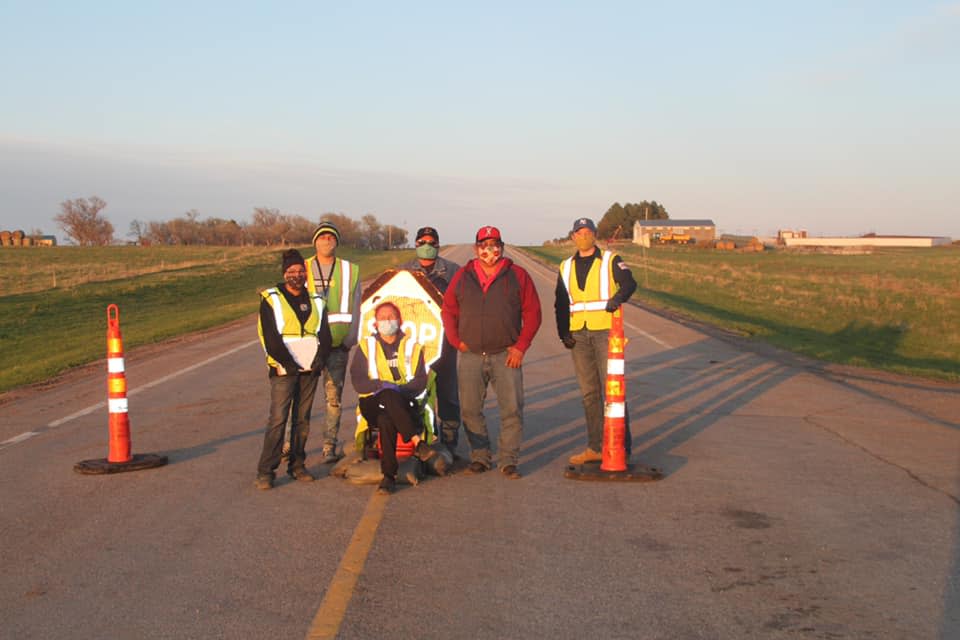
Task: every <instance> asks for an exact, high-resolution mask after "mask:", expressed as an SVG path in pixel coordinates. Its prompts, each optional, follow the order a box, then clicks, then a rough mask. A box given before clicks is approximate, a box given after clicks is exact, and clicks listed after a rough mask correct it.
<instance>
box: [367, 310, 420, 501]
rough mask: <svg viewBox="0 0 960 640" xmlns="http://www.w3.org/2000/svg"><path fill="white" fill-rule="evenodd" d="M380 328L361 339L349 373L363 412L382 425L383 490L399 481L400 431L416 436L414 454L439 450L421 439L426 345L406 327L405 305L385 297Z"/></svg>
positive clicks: (410, 438) (410, 437)
mask: <svg viewBox="0 0 960 640" xmlns="http://www.w3.org/2000/svg"><path fill="white" fill-rule="evenodd" d="M374 318H375V319H376V324H377V331H376V333H374V334H373V335H371V336H369V337H368V338H367V339H366V340H361V342H360V345H359V346H360V349H359V352H358V353H357V355H356V356H354V358H353V363H352V364H351V366H350V379H351V381H352V382H353V388H354V389H355V390H356V392H357V395H358V396H359V399H358V403H357V404H358V405H359V409H360V413H361V415H362V416H363V418H364V419H365V420H366V421H367V423H368V424H370V425H371V426H375V427H377V428H378V429H379V430H380V448H381V454H380V471H381V473H383V480H381V481H380V486H379V488H378V489H377V491H378V493H393V491H394V490H395V489H396V483H397V434H399V435H400V437H401V438H402V439H403V441H404V442H412V443H413V444H414V446H415V451H414V455H415V456H416V457H417V458H419V459H420V460H422V461H426V460H429V459H430V458H431V457H433V455H434V453H435V452H434V451H433V450H432V449H431V448H430V447H429V446H427V443H426V442H424V441H423V440H421V438H420V434H421V433H423V431H424V422H423V416H422V415H421V409H420V404H419V402H418V398H419V396H421V394H423V392H424V391H425V390H426V388H427V370H426V367H425V366H424V361H423V349H422V348H421V345H419V344H417V343H416V341H415V340H413V339H410V338H408V337H407V336H406V335H405V334H404V333H403V332H402V331H400V325H401V324H403V321H402V319H401V318H400V309H399V308H398V307H397V306H396V305H395V304H393V303H392V302H384V303H382V304H380V305H379V306H377V308H376V310H375V311H374Z"/></svg>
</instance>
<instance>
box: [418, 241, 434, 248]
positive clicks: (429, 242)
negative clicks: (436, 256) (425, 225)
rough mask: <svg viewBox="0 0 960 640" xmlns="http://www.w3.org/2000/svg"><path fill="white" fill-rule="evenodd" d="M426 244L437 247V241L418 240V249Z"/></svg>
mask: <svg viewBox="0 0 960 640" xmlns="http://www.w3.org/2000/svg"><path fill="white" fill-rule="evenodd" d="M425 244H429V245H432V246H434V247H435V246H437V243H436V242H435V241H430V240H417V246H418V247H420V246H423V245H425Z"/></svg>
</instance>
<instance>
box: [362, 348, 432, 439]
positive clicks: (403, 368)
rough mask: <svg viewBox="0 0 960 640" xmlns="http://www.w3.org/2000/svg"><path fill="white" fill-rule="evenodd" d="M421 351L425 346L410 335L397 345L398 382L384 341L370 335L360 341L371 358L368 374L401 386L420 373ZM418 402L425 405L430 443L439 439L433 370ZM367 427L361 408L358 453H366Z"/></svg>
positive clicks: (426, 435)
mask: <svg viewBox="0 0 960 640" xmlns="http://www.w3.org/2000/svg"><path fill="white" fill-rule="evenodd" d="M421 350H422V345H420V344H418V343H417V341H416V340H411V339H409V338H408V337H407V336H403V337H401V338H400V344H398V345H397V369H398V370H399V373H400V378H399V379H397V378H394V377H393V371H391V370H390V365H389V363H388V362H387V356H386V355H385V354H384V353H383V347H382V346H381V345H380V341H379V340H377V338H376V336H368V337H367V339H366V340H363V341H362V342H360V351H361V352H362V353H363V357H364V358H366V359H367V375H368V376H369V377H370V379H371V380H385V381H387V382H393V383H394V384H398V385H401V384H405V383H407V382H410V381H411V380H413V377H414V376H415V375H416V373H417V370H416V367H417V363H418V362H419V361H420V351H421ZM370 395H373V394H370V393H364V394H360V397H361V398H363V397H367V396H370ZM416 401H417V402H418V403H419V404H421V405H422V406H423V434H422V436H423V438H424V439H425V440H426V442H427V443H428V444H429V443H431V442H433V441H434V440H435V439H436V436H435V435H434V429H433V420H434V410H433V407H434V404H435V402H436V374H435V373H434V372H433V371H430V372H429V374H428V376H427V386H426V388H425V389H424V390H423V393H421V394H420V395H419V396H417V397H416ZM367 428H368V425H367V421H366V420H365V419H364V417H363V414H361V413H360V407H357V431H356V435H355V438H356V445H357V451H362V450H363V441H364V438H365V432H366V431H367Z"/></svg>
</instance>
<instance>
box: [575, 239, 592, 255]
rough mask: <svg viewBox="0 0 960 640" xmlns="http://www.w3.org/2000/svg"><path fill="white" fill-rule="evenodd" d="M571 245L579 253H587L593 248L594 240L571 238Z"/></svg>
mask: <svg viewBox="0 0 960 640" xmlns="http://www.w3.org/2000/svg"><path fill="white" fill-rule="evenodd" d="M573 244H575V245H576V246H577V249H578V250H580V251H587V250H589V249H592V248H593V245H594V239H593V238H592V237H591V236H573Z"/></svg>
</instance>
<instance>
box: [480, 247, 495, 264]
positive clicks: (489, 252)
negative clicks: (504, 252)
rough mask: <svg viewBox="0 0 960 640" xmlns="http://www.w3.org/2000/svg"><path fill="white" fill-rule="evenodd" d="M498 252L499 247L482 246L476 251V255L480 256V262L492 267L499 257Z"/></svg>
mask: <svg viewBox="0 0 960 640" xmlns="http://www.w3.org/2000/svg"><path fill="white" fill-rule="evenodd" d="M500 254H501V250H500V247H483V248H481V249H480V250H479V251H478V252H477V257H479V258H480V262H482V263H483V264H485V265H487V266H488V267H492V266H493V265H494V264H496V262H497V260H499V259H500Z"/></svg>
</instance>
